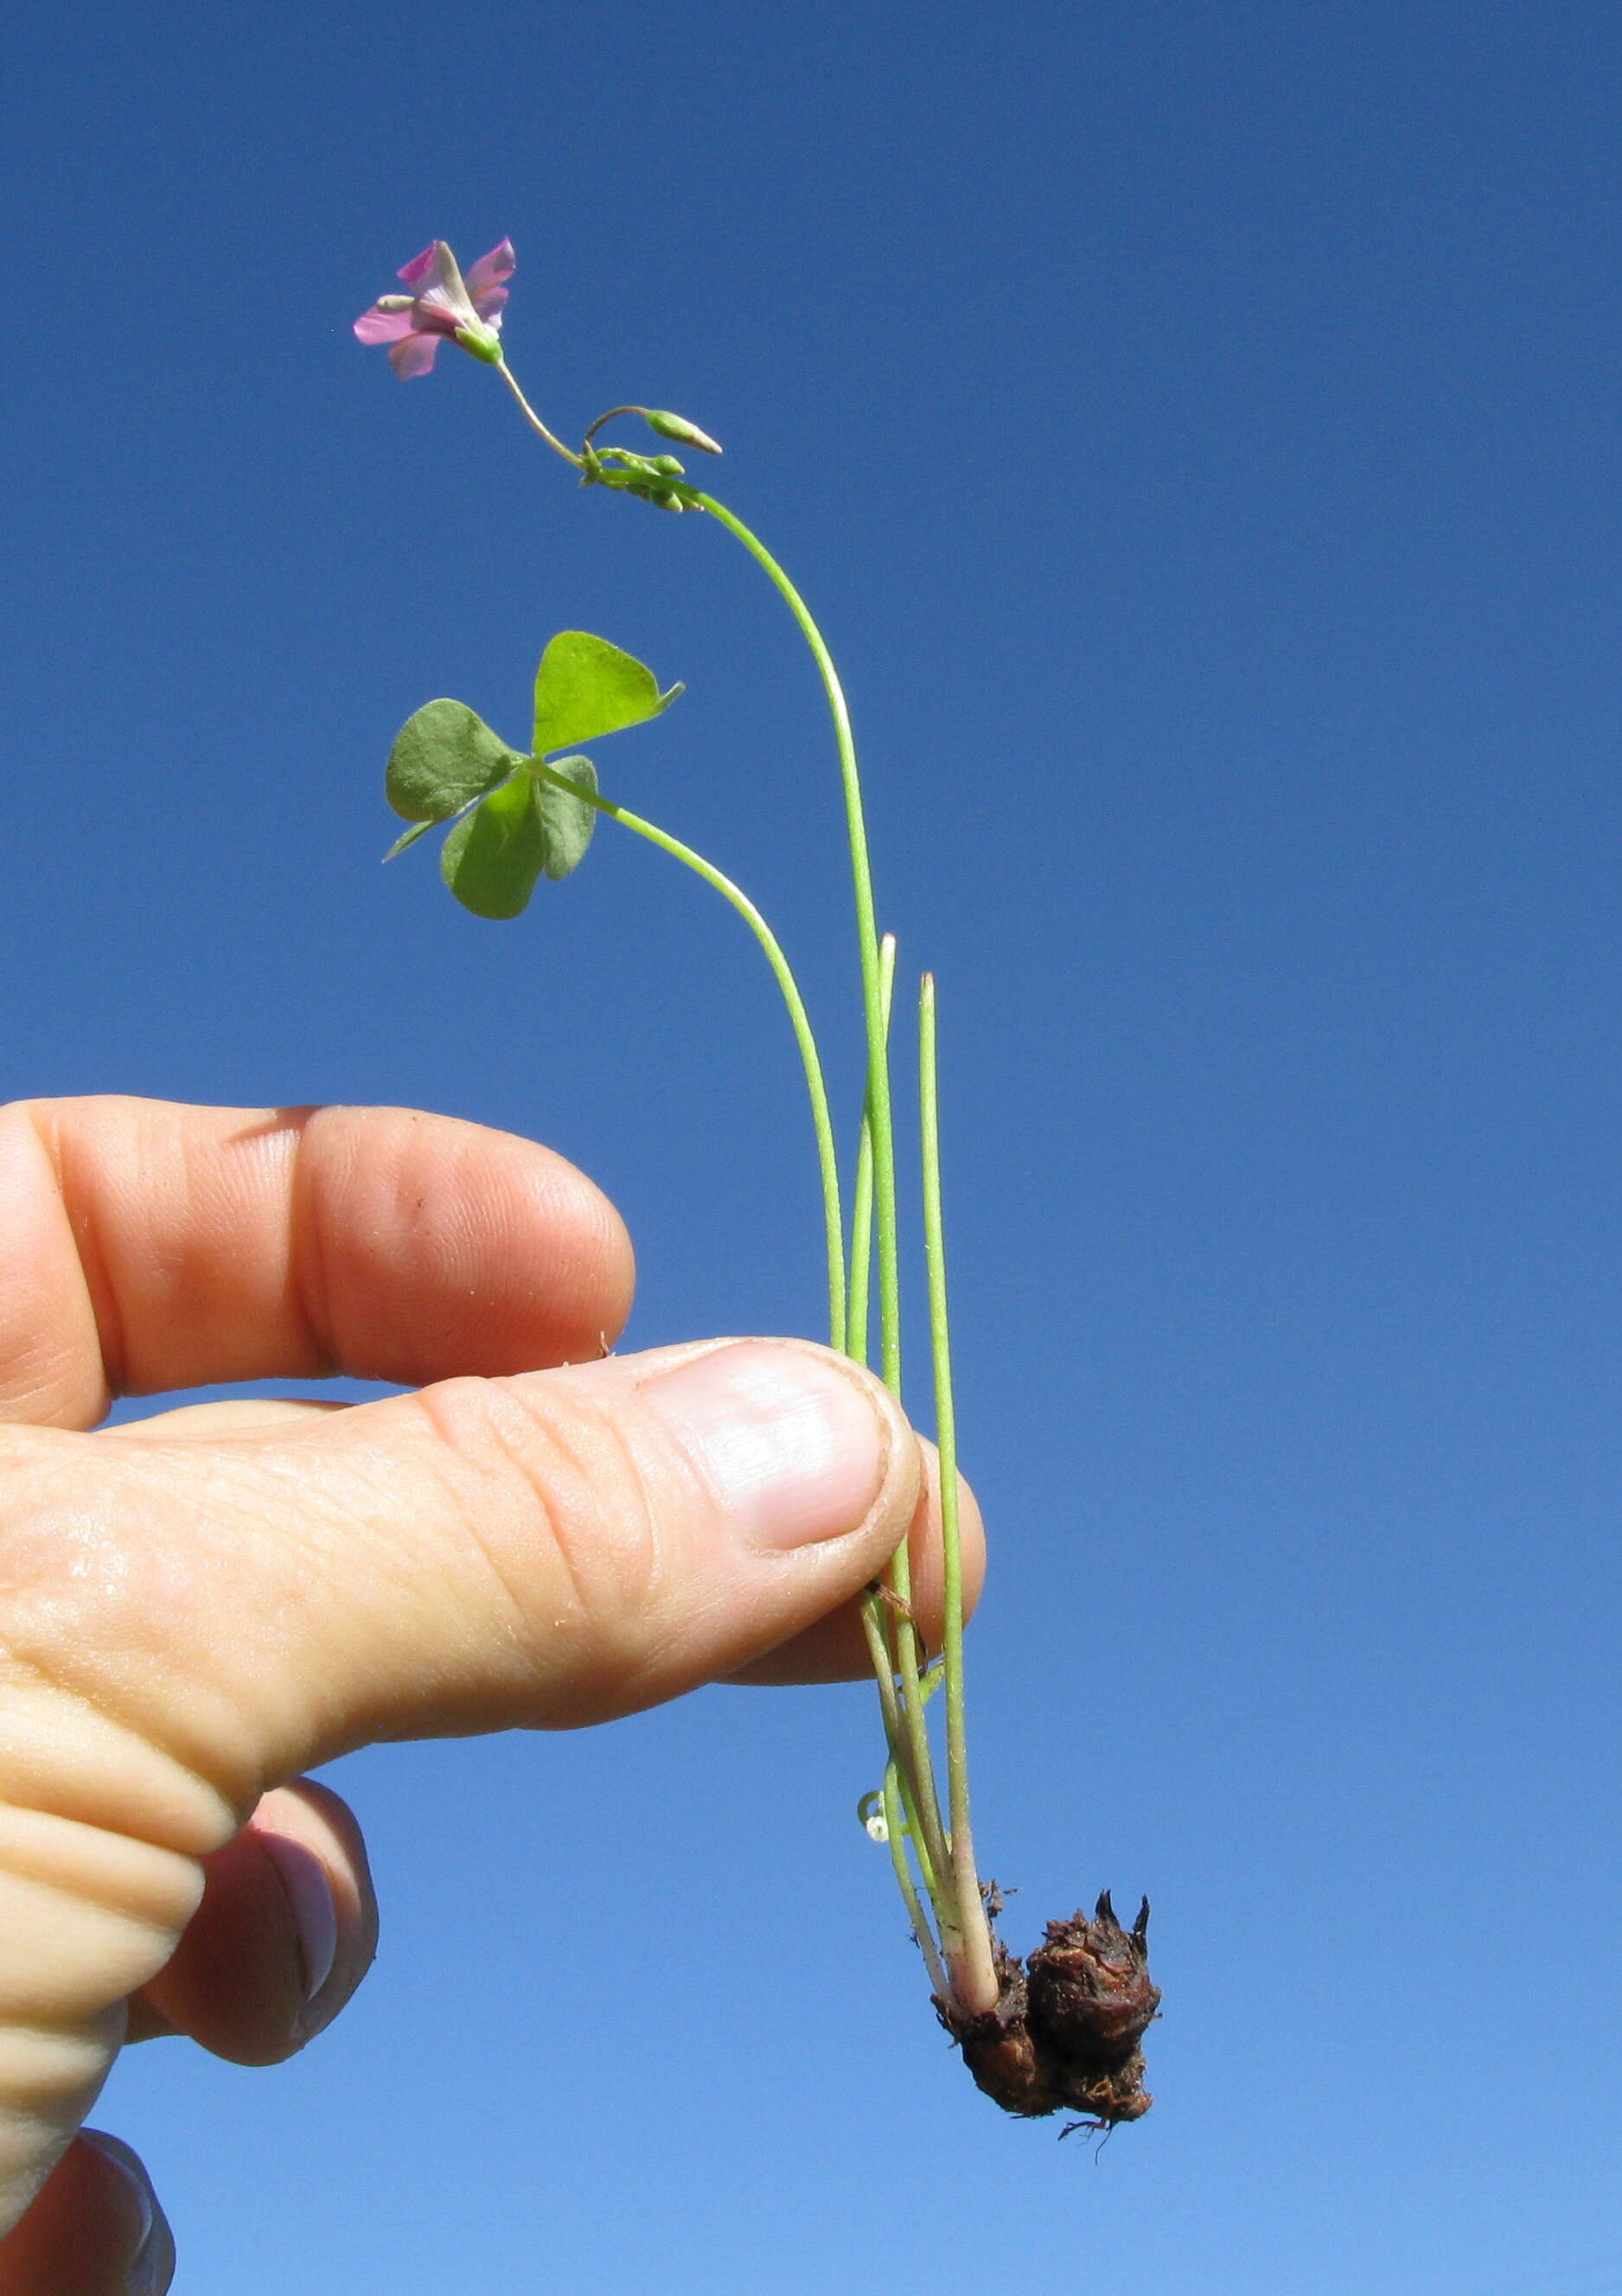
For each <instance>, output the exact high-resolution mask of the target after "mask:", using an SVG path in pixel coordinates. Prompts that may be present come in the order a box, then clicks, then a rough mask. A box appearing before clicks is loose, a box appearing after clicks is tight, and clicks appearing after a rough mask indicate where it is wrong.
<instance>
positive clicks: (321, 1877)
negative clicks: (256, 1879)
mask: <svg viewBox="0 0 1622 2296" xmlns="http://www.w3.org/2000/svg"><path fill="white" fill-rule="evenodd" d="M259 1839H260V1841H262V1842H263V1843H264V1845H265V1848H266V1849H267V1850H268V1853H269V1857H270V1862H271V1864H272V1865H273V1866H275V1867H276V1873H277V1874H278V1875H279V1877H280V1879H281V1883H282V1887H283V1889H284V1890H285V1891H286V1892H287V1902H288V1904H289V1905H290V1906H291V1907H292V1918H293V1926H294V1928H295V1929H296V1930H297V1931H298V1933H299V1955H300V1958H301V1961H302V1963H303V1965H304V1998H305V2000H306V2001H307V2002H310V2001H313V2000H314V1999H315V1997H316V1996H317V1993H319V1992H320V1990H321V1988H322V1987H323V1986H324V1985H325V1983H326V1980H327V1979H328V1978H329V1977H330V1976H331V1975H332V1973H333V1956H334V1955H335V1954H336V1953H337V1950H338V1908H337V1907H336V1906H335V1905H334V1904H333V1891H332V1884H331V1883H330V1882H328V1880H327V1878H326V1868H325V1866H324V1865H323V1864H322V1863H321V1860H320V1859H319V1858H318V1857H317V1856H316V1854H315V1852H314V1851H313V1850H311V1849H306V1848H305V1846H304V1844H303V1843H302V1842H301V1841H292V1840H291V1839H290V1837H289V1836H288V1835H286V1834H284V1833H261V1834H260V1836H259Z"/></svg>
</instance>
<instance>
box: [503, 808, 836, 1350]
mask: <svg viewBox="0 0 1622 2296" xmlns="http://www.w3.org/2000/svg"><path fill="white" fill-rule="evenodd" d="M530 770H531V773H533V774H534V775H535V776H536V778H537V779H538V780H539V781H544V782H546V783H548V784H549V785H550V786H551V787H552V788H553V789H560V790H564V791H567V792H568V794H569V795H570V796H571V797H577V798H583V799H584V800H585V802H586V803H587V804H588V805H589V806H593V807H595V808H596V809H597V812H598V813H603V814H606V815H607V816H608V818H609V819H610V820H611V821H617V822H618V823H619V824H620V826H621V827H622V829H629V830H630V831H631V832H632V833H633V835H635V836H638V837H643V838H646V840H647V842H648V843H649V844H650V845H656V846H657V847H658V848H659V849H660V851H661V852H663V853H669V854H670V855H671V856H672V857H673V858H674V859H676V860H678V861H679V862H681V863H682V864H683V865H685V866H686V867H687V868H688V869H691V870H692V871H693V873H694V874H695V875H696V876H699V877H702V878H703V879H704V883H705V884H706V885H712V886H713V887H714V889H715V890H716V891H717V892H718V893H719V894H720V895H721V897H722V898H723V899H724V900H727V901H729V902H730V903H731V905H732V906H733V907H734V908H735V909H736V910H737V913H738V914H739V916H740V917H742V918H743V920H744V922H745V924H747V925H748V927H749V929H750V931H752V932H753V935H754V937H755V939H756V940H758V941H759V943H760V945H761V947H762V949H763V950H764V952H765V955H766V962H767V963H768V964H770V967H771V970H772V972H773V973H774V975H775V976H776V979H777V983H778V988H780V989H781V990H782V992H783V1002H784V1004H785V1005H786V1006H787V1008H788V1018H789V1021H790V1022H791V1024H792V1026H793V1028H794V1032H795V1043H796V1044H797V1045H798V1046H799V1048H800V1060H801V1064H802V1066H803V1068H804V1070H805V1086H806V1090H807V1092H808V1093H809V1094H810V1095H811V1123H812V1125H813V1127H814V1128H815V1130H816V1135H817V1164H818V1169H819V1175H820V1177H821V1183H822V1221H823V1227H824V1229H825V1231H826V1234H827V1316H828V1329H829V1332H830V1333H831V1339H830V1341H829V1344H830V1345H831V1346H833V1347H835V1348H838V1349H842V1350H843V1349H844V1329H845V1278H844V1211H843V1207H842V1205H841V1201H840V1194H839V1156H838V1152H837V1150H836V1146H835V1144H834V1119H833V1115H832V1112H831V1111H830V1110H829V1107H828V1098H827V1086H826V1084H825V1083H824V1081H823V1076H822V1062H821V1060H820V1058H819V1054H818V1052H817V1040H816V1037H814V1036H813V1035H812V1033H811V1020H810V1017H809V1015H808V1014H807V1013H806V1010H805V1000H804V999H803V996H801V994H800V989H799V984H798V983H797V982H796V980H795V977H794V974H793V972H791V971H790V969H789V964H788V959H787V958H786V956H785V955H784V954H783V951H782V947H781V946H780V945H779V943H778V938H777V936H776V934H775V933H774V932H773V931H772V930H771V928H770V925H769V924H768V923H767V922H766V920H765V918H764V917H763V916H762V914H761V913H760V911H759V910H758V909H757V908H756V907H755V906H754V903H753V901H752V900H751V899H750V898H749V897H748V895H747V894H746V893H745V892H744V891H743V890H741V889H740V888H739V887H738V886H737V885H735V884H734V883H733V881H732V880H731V878H730V877H728V876H725V875H723V873H721V871H720V870H719V869H718V868H717V867H716V866H715V865H714V863H713V862H712V861H706V860H705V859H704V855H703V854H702V853H695V852H694V850H693V849H692V847H691V846H690V845H684V844H683V843H682V842H681V840H680V839H679V837H672V836H671V833H670V832H669V831H668V830H664V829H660V828H658V827H657V826H656V825H655V823H653V822H651V821H645V820H644V819H643V818H642V816H641V815H640V814H636V813H630V812H629V811H628V810H627V809H626V808H625V807H624V806H622V805H615V804H614V803H613V799H610V798H605V797H604V796H602V795H601V794H600V793H599V792H597V791H592V790H583V789H581V788H580V787H579V785H578V784H577V783H574V782H572V781H568V780H566V779H565V778H564V775H562V774H555V773H554V772H553V771H552V769H551V767H549V766H543V765H539V764H536V765H532V766H531V768H530Z"/></svg>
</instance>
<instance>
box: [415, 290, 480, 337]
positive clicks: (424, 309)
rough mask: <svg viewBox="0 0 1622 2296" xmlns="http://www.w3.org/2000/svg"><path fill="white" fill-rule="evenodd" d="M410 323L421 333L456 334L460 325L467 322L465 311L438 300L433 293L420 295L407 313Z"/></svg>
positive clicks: (462, 325) (463, 325)
mask: <svg viewBox="0 0 1622 2296" xmlns="http://www.w3.org/2000/svg"><path fill="white" fill-rule="evenodd" d="M407 318H408V323H409V324H410V325H411V326H412V327H413V328H414V329H416V332H418V333H419V334H424V335H454V334H455V333H456V332H457V328H458V327H465V325H466V324H467V320H468V314H467V313H466V312H465V311H455V310H451V309H450V308H449V307H448V306H447V305H445V304H443V303H440V302H437V301H436V300H435V299H434V298H433V297H432V295H419V296H418V297H417V299H416V302H415V303H413V305H412V306H411V308H410V310H409V311H408V313H407Z"/></svg>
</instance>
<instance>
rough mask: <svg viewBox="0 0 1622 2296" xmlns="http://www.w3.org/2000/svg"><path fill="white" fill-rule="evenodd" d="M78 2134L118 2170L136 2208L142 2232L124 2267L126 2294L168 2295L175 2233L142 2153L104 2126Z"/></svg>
mask: <svg viewBox="0 0 1622 2296" xmlns="http://www.w3.org/2000/svg"><path fill="white" fill-rule="evenodd" d="M79 2135H80V2136H82V2137H83V2139H84V2141H85V2143H86V2144H88V2145H89V2146H90V2147H91V2149H92V2150H93V2151H94V2152H96V2153H100V2154H101V2156H102V2158H103V2161H106V2162H107V2163H108V2164H109V2166H110V2167H111V2168H113V2169H117V2171H118V2173H119V2176H120V2177H122V2178H123V2180H124V2184H125V2185H126V2187H127V2189H128V2194H129V2197H130V2199H131V2201H132V2202H134V2204H135V2207H136V2213H137V2222H138V2225H139V2233H138V2236H137V2239H136V2246H135V2249H134V2251H133V2252H132V2253H131V2256H130V2259H129V2261H128V2264H127V2265H126V2266H125V2267H124V2286H125V2290H126V2292H127V2296H165V2292H166V2291H167V2289H168V2287H169V2283H170V2281H171V2280H172V2279H173V2277H174V2273H175V2242H174V2235H172V2234H171V2233H170V2231H169V2223H168V2220H167V2218H165V2217H163V2216H162V2215H161V2212H160V2211H159V2210H158V2208H157V2206H156V2204H155V2203H154V2202H153V2200H152V2186H151V2185H149V2184H148V2183H147V2181H146V2172H145V2170H144V2169H143V2168H142V2166H141V2162H140V2159H139V2156H138V2155H137V2154H136V2153H134V2152H132V2151H131V2149H130V2147H129V2146H128V2144H125V2142H124V2140H123V2138H122V2137H121V2136H108V2135H107V2134H106V2132H105V2131H104V2130H103V2129H100V2128H81V2129H80V2131H79Z"/></svg>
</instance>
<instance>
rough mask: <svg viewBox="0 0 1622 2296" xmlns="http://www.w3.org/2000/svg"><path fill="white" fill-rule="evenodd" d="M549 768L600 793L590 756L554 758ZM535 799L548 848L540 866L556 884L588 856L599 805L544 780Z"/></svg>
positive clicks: (536, 791) (580, 787) (543, 836)
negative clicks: (572, 794)
mask: <svg viewBox="0 0 1622 2296" xmlns="http://www.w3.org/2000/svg"><path fill="white" fill-rule="evenodd" d="M547 771H548V773H551V774H559V775H562V776H563V778H564V781H568V782H572V783H574V784H575V786H576V788H577V789H584V790H589V791H591V793H592V795H593V796H594V797H595V796H596V795H597V767H595V766H594V765H593V764H592V762H591V760H590V758H553V759H552V760H551V762H550V764H549V765H548V767H547ZM535 802H536V806H537V808H538V810H539V816H540V828H541V838H542V841H543V843H544V845H545V847H546V858H545V860H544V861H543V862H542V863H541V867H542V868H543V869H544V870H545V871H546V873H547V874H548V877H550V878H551V879H552V881H554V883H561V882H562V881H563V879H564V878H565V877H566V876H567V875H568V874H569V872H570V871H571V869H578V868H579V867H580V863H581V862H582V861H583V860H584V859H585V857H586V848H587V847H588V846H589V844H590V842H591V832H592V831H593V830H594V829H595V828H596V827H597V808H596V807H595V806H592V805H588V804H587V803H586V800H585V799H584V798H579V797H571V796H570V795H569V794H568V792H567V791H565V790H560V789H552V788H549V787H548V784H547V783H545V782H537V783H536V784H535Z"/></svg>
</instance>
